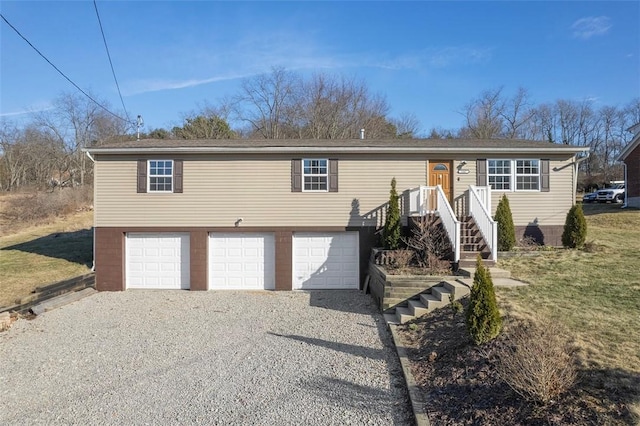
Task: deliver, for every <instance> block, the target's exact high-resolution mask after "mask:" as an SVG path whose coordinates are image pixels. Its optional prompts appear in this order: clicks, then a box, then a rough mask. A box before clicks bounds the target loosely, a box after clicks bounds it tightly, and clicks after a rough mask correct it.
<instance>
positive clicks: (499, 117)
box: [463, 88, 505, 139]
mask: <svg viewBox="0 0 640 426" xmlns="http://www.w3.org/2000/svg"><path fill="white" fill-rule="evenodd" d="M501 93H502V88H499V89H493V90H487V91H484V92H483V93H482V94H481V95H480V97H479V98H478V99H474V100H472V101H470V102H469V103H468V104H467V105H465V107H464V112H463V114H464V116H465V118H466V129H467V130H468V132H469V134H470V136H471V137H473V138H476V139H492V138H497V137H500V136H501V135H502V128H503V114H504V108H505V105H504V100H503V99H502V96H501Z"/></svg>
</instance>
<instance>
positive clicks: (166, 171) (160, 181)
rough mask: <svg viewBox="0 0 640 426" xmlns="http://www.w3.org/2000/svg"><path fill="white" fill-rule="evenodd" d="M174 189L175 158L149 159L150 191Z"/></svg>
mask: <svg viewBox="0 0 640 426" xmlns="http://www.w3.org/2000/svg"><path fill="white" fill-rule="evenodd" d="M172 191H173V160H149V192H172Z"/></svg>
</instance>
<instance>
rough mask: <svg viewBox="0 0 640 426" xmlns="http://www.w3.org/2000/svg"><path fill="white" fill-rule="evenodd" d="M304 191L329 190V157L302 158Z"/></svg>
mask: <svg viewBox="0 0 640 426" xmlns="http://www.w3.org/2000/svg"><path fill="white" fill-rule="evenodd" d="M302 181H303V191H318V192H327V191H328V190H329V183H328V182H329V167H328V160H327V159H304V160H302Z"/></svg>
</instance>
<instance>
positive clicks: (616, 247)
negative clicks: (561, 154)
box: [497, 205, 640, 415]
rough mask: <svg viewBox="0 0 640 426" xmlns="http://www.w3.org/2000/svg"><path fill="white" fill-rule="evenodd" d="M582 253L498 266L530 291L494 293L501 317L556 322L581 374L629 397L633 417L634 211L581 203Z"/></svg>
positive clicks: (636, 348) (638, 351)
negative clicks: (565, 332)
mask: <svg viewBox="0 0 640 426" xmlns="http://www.w3.org/2000/svg"><path fill="white" fill-rule="evenodd" d="M584 210H585V214H586V216H587V224H588V233H587V243H588V244H587V247H586V249H585V250H552V251H545V252H542V253H541V254H540V256H538V257H516V258H512V259H505V260H500V267H503V268H505V269H508V270H510V271H511V272H512V275H513V276H514V277H515V278H519V279H522V280H523V281H526V282H528V283H529V284H530V285H529V286H528V287H526V288H518V289H513V290H508V289H498V290H497V293H498V298H499V302H500V305H501V308H502V309H503V311H504V313H506V314H511V315H515V316H521V317H531V318H536V317H548V318H551V319H553V320H557V321H560V322H562V323H564V324H565V325H566V326H567V328H568V329H569V332H570V333H571V334H572V336H573V337H574V339H575V343H576V345H577V347H578V348H579V352H578V355H579V360H580V363H581V365H582V367H583V368H584V369H585V370H587V371H594V372H595V371H598V372H600V373H599V377H600V379H601V380H603V381H605V382H606V381H610V383H609V385H610V386H612V387H614V388H616V389H618V391H623V390H624V391H627V392H629V393H631V394H632V398H631V400H630V407H631V409H632V410H633V411H635V412H636V414H639V415H640V211H639V210H621V209H620V206H619V205H593V206H592V205H586V206H584Z"/></svg>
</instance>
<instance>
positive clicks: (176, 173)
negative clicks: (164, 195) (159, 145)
mask: <svg viewBox="0 0 640 426" xmlns="http://www.w3.org/2000/svg"><path fill="white" fill-rule="evenodd" d="M173 192H177V193H182V160H173Z"/></svg>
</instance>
